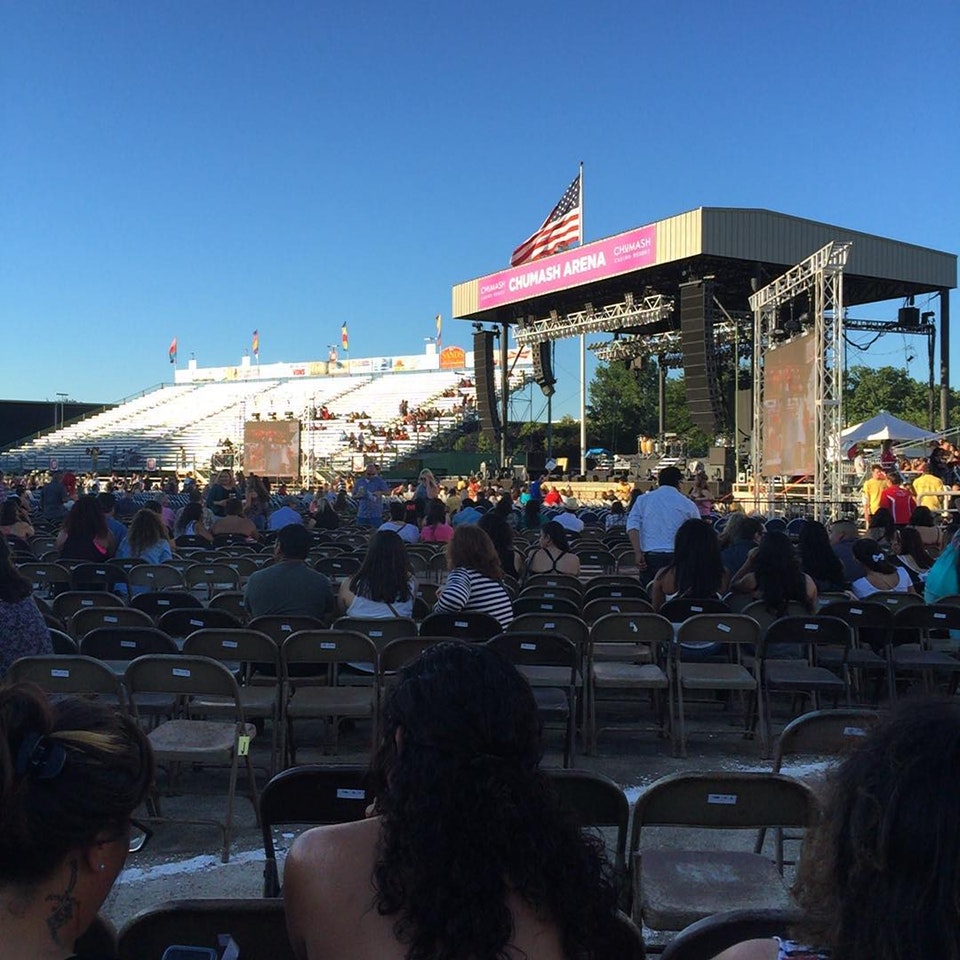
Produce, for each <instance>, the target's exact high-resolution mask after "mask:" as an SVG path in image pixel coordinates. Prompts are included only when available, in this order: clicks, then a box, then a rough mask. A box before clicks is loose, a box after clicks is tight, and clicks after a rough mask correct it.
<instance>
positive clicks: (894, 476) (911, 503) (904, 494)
mask: <svg viewBox="0 0 960 960" xmlns="http://www.w3.org/2000/svg"><path fill="white" fill-rule="evenodd" d="M880 506H881V507H886V508H887V509H888V510H889V511H890V515H891V516H892V517H893V522H894V525H895V526H898V527H905V526H906V525H907V524H908V523H909V522H910V514H912V513H913V511H914V510H915V509H916V508H917V501H916V500H914V499H913V494H912V493H911V492H910V491H909V490H908V489H907V488H906V487H904V486H903V477H902V476H900V473H899V471H897V470H894V471H892V472H891V474H890V485H889V486H888V487H887V488H886V490H884V491H883V493H881V494H880Z"/></svg>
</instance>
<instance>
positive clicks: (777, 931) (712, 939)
mask: <svg viewBox="0 0 960 960" xmlns="http://www.w3.org/2000/svg"><path fill="white" fill-rule="evenodd" d="M800 917H801V913H800V910H799V909H797V908H795V907H794V908H785V909H784V908H781V909H772V910H770V909H766V910H765V909H756V910H728V911H725V912H724V913H718V914H715V915H714V916H712V917H704V919H703V920H698V921H697V922H696V923H692V924H690V926H689V927H686V928H684V929H683V930H681V931H680V933H678V934H677V935H676V937H674V938H673V939H672V940H671V941H670V942H669V943H668V944H667V945H666V947H665V948H664V950H663V954H662V955H661V960H713V958H714V957H715V956H717V955H718V954H720V953H722V952H723V951H724V950H726V949H728V948H729V947H732V946H735V945H736V944H738V943H742V942H743V941H744V940H766V939H769V938H771V937H778V936H779V937H784V938H786V937H787V935H788V933H789V931H790V928H791V927H792V926H793V924H795V923H796V922H797V921H798V920H799V919H800Z"/></svg>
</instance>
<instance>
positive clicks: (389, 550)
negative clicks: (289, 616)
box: [337, 530, 417, 619]
mask: <svg viewBox="0 0 960 960" xmlns="http://www.w3.org/2000/svg"><path fill="white" fill-rule="evenodd" d="M416 596H417V578H416V577H415V576H414V575H413V571H412V570H411V569H410V558H409V557H408V556H407V551H406V548H405V547H404V545H403V541H402V540H401V539H400V537H399V536H398V535H397V533H396V532H395V531H393V530H378V531H377V532H376V533H375V534H374V535H373V536H372V537H371V538H370V543H369V544H368V545H367V554H366V556H365V557H364V558H363V563H362V564H360V569H359V570H358V571H357V572H356V573H355V574H354V575H353V576H352V577H347V578H346V579H345V580H343V581H342V582H341V583H340V591H339V593H338V595H337V606H338V607H339V609H340V612H341V613H343V614H344V615H345V616H347V617H375V618H381V619H386V618H388V617H412V616H413V601H414V599H415V598H416Z"/></svg>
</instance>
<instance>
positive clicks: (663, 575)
mask: <svg viewBox="0 0 960 960" xmlns="http://www.w3.org/2000/svg"><path fill="white" fill-rule="evenodd" d="M673 557H674V559H673V563H672V564H670V565H669V566H667V567H661V569H660V570H658V571H657V573H656V574H655V575H654V578H653V580H651V582H650V600H651V603H652V604H653V609H654V610H659V609H660V608H661V607H662V606H663V605H664V604H665V603H666V602H667V601H668V600H672V599H673V598H674V597H694V598H696V599H699V600H706V599H708V598H714V599H716V598H718V597H720V596H722V595H723V594H724V593H726V592H727V580H728V576H727V571H726V570H725V569H724V567H723V561H722V560H721V558H720V544H719V542H718V541H717V535H716V534H715V533H714V532H713V527H711V526H710V524H708V523H704V522H703V521H702V520H685V521H684V522H683V523H682V524H680V529H679V530H677V535H676V537H675V538H674V541H673Z"/></svg>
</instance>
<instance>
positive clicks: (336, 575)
mask: <svg viewBox="0 0 960 960" xmlns="http://www.w3.org/2000/svg"><path fill="white" fill-rule="evenodd" d="M361 563H362V561H361V560H360V559H359V558H358V557H350V556H339V557H324V558H323V559H321V560H318V561H317V562H316V563H315V564H314V565H313V568H314V569H315V570H318V571H319V572H320V573H322V574H324V575H325V576H328V577H329V578H330V579H331V580H332V581H333V582H334V583H340V581H341V580H345V579H346V578H347V577H352V576H353V575H354V574H355V573H356V572H357V571H358V570H359V569H360V564H361Z"/></svg>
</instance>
